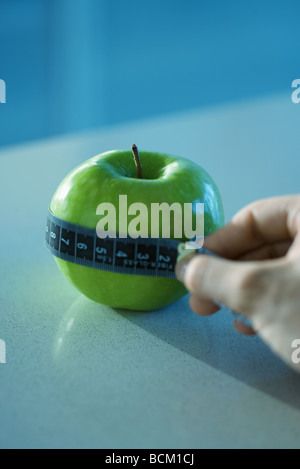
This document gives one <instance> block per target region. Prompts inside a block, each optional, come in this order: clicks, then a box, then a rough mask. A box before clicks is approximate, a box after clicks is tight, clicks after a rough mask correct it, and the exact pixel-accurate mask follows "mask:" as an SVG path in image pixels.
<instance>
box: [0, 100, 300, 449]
mask: <svg viewBox="0 0 300 469" xmlns="http://www.w3.org/2000/svg"><path fill="white" fill-rule="evenodd" d="M299 122H300V105H299V106H297V105H295V104H293V103H292V102H291V99H290V94H288V93H287V94H285V95H275V96H269V97H264V98H261V99H257V100H252V101H245V102H241V103H236V104H234V105H230V106H229V105H228V106H223V107H214V108H208V109H202V110H198V111H193V112H186V113H181V114H176V115H169V116H165V117H163V118H162V117H160V118H157V119H151V120H144V121H142V122H137V123H131V124H126V125H123V126H117V127H110V128H105V129H100V130H94V131H92V132H86V133H81V134H76V135H68V136H63V137H60V138H56V139H51V140H47V141H41V142H35V143H33V144H28V145H24V146H18V147H11V148H8V149H4V150H2V151H1V152H0V187H1V197H0V207H1V212H0V213H1V243H0V256H1V267H0V280H1V283H0V321H1V322H0V339H2V340H4V341H5V343H6V360H7V363H6V364H0V376H1V385H0V415H1V421H0V446H1V447H5V448H10V447H19V448H23V447H25V448H31V447H34V448H38V447H42V448H46V447H56V448H61V447H62V448H73V447H80V448H88V447H93V448H95V447H99V448H107V449H109V448H203V447H204V448H213V447H218V448H222V447H235V448H238V447H247V448H254V447H255V448H257V447H264V448H269V447H298V446H299V441H300V376H298V375H297V374H296V373H295V372H294V371H292V370H291V369H289V367H287V366H286V365H284V364H283V363H282V362H281V360H279V359H278V358H277V357H276V356H274V355H273V354H272V352H270V350H269V349H268V348H267V346H266V345H265V344H264V343H263V342H262V341H261V339H260V338H259V337H252V338H247V337H243V336H240V335H238V334H237V333H236V332H235V331H234V330H233V328H232V317H231V315H230V313H229V312H228V311H226V310H223V311H221V312H220V313H218V314H217V315H214V316H213V317H210V318H200V317H197V316H196V315H194V314H193V313H192V312H191V311H190V309H189V306H188V298H187V297H185V298H183V299H182V300H180V301H178V302H177V303H175V304H173V305H172V306H170V307H167V308H165V309H162V310H159V311H154V312H151V313H136V312H130V311H127V312H123V311H116V310H113V309H111V308H109V307H106V306H102V305H99V304H96V303H94V302H92V301H90V300H88V299H86V298H85V297H83V296H82V295H81V294H79V293H78V291H77V290H75V289H74V288H73V287H72V286H71V285H70V284H69V283H68V282H67V280H66V279H65V278H64V277H63V276H62V274H61V273H60V272H59V270H58V268H57V266H56V264H55V262H54V260H53V258H52V256H51V255H50V253H49V252H48V251H47V250H46V249H45V247H44V243H43V238H44V226H45V217H46V214H47V208H48V205H49V202H50V200H51V197H52V195H53V193H54V191H55V189H56V187H57V185H58V184H59V182H60V181H61V180H62V178H63V177H64V176H65V175H66V174H67V173H68V172H69V171H70V170H71V169H73V167H74V166H75V165H78V164H80V163H81V162H82V161H84V160H86V159H88V158H90V157H91V156H94V155H95V154H98V153H101V152H103V151H106V150H110V149H116V148H130V146H131V144H132V143H136V144H137V145H138V146H139V147H140V148H143V149H148V150H154V151H165V152H169V153H173V154H178V155H181V156H185V157H188V158H190V159H191V160H194V161H196V162H198V163H199V164H200V165H202V166H203V167H205V169H206V170H207V171H208V172H209V173H210V174H211V175H212V176H213V178H214V179H215V181H216V183H217V185H218V186H219V189H220V191H221V194H222V196H223V201H224V207H225V212H226V218H227V220H228V219H229V218H230V217H231V216H232V215H233V214H234V213H235V212H236V211H237V210H238V209H240V208H241V207H243V206H244V205H245V204H247V203H248V202H251V201H253V200H255V199H259V198H262V197H268V196H272V195H279V194H287V193H296V192H298V191H299V169H300V163H299V161H300V158H299V154H300V139H299V129H300V127H299Z"/></svg>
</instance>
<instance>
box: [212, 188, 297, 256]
mask: <svg viewBox="0 0 300 469" xmlns="http://www.w3.org/2000/svg"><path fill="white" fill-rule="evenodd" d="M298 231H300V195H291V196H283V197H272V198H269V199H263V200H259V201H257V202H253V203H252V204H250V205H248V206H246V207H245V208H243V209H242V210H241V211H239V212H238V213H237V214H236V215H235V216H234V217H233V219H232V220H231V221H230V222H229V223H228V224H227V225H225V226H224V227H223V228H221V229H219V230H218V231H216V232H215V233H213V234H212V235H210V236H208V237H207V238H206V240H205V243H204V246H205V248H206V249H209V250H211V251H214V252H216V253H217V254H219V255H220V256H223V257H225V258H228V259H236V258H238V257H240V256H241V255H243V254H246V253H248V252H249V251H252V250H254V249H257V248H260V247H262V246H264V245H266V244H272V243H276V242H283V241H291V240H293V239H294V238H295V236H296V234H297V232H298Z"/></svg>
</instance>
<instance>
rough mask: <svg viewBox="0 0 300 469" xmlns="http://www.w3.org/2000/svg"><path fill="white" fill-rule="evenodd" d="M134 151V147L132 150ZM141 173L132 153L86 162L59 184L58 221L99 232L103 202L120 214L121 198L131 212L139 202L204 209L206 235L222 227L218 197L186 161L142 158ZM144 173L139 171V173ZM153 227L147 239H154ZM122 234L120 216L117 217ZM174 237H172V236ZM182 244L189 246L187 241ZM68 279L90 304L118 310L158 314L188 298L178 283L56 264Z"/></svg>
mask: <svg viewBox="0 0 300 469" xmlns="http://www.w3.org/2000/svg"><path fill="white" fill-rule="evenodd" d="M133 148H134V146H133ZM140 162H141V167H142V173H141V174H140V173H138V172H137V166H136V162H135V160H134V158H133V155H132V152H131V151H130V150H128V151H126V150H114V151H109V152H106V153H102V154H101V155H98V156H95V157H94V158H91V159H89V160H88V161H86V162H84V163H83V164H81V165H80V166H78V167H77V168H75V169H74V170H73V171H72V172H71V173H69V174H68V175H67V176H66V178H65V179H64V180H63V181H62V182H61V184H60V185H59V187H58V189H57V190H56V192H55V194H54V196H53V199H52V201H51V204H50V210H51V211H52V213H53V214H54V215H56V216H57V217H59V218H61V219H63V220H65V221H68V222H71V223H75V224H78V225H81V226H84V227H87V228H96V226H97V223H98V222H99V216H98V215H97V214H96V209H97V207H98V205H99V204H101V203H103V202H109V203H112V204H113V205H114V206H115V207H116V208H117V207H118V203H119V195H127V200H128V206H129V205H130V204H133V203H136V202H140V203H143V204H145V205H146V206H147V207H149V208H150V205H151V203H154V202H155V203H162V202H167V203H168V204H170V205H171V204H173V203H174V202H179V203H180V204H181V205H182V207H183V204H184V203H195V202H196V201H198V202H201V203H204V207H205V213H204V234H205V235H206V236H207V235H209V234H211V233H212V232H214V231H215V230H216V229H218V228H220V227H221V226H222V225H223V223H224V215H223V206H222V201H221V197H220V194H219V191H218V189H217V187H216V185H215V183H214V181H213V180H212V178H211V177H210V176H209V175H208V174H207V172H206V171H205V170H204V169H203V168H202V167H200V166H198V165H197V164H195V163H194V162H192V161H189V160H188V159H185V158H182V157H178V156H173V155H169V154H165V153H154V152H149V151H141V152H140ZM140 169H141V168H140ZM150 225H151V222H150V224H149V237H150V233H151V231H150V230H151V226H150ZM117 232H118V216H117ZM171 237H172V235H171ZM182 241H186V239H185V238H184V237H183V238H182ZM55 260H56V262H57V264H58V266H59V268H60V269H61V271H62V272H63V274H64V275H65V276H66V278H67V279H68V280H69V281H70V282H71V283H72V284H73V285H74V286H75V287H76V288H77V289H78V290H79V291H81V292H82V293H83V294H84V295H86V296H87V297H88V298H90V299H92V300H94V301H96V302H99V303H102V304H105V305H108V306H111V307H115V308H122V309H131V310H154V309H158V308H161V307H164V306H166V305H169V304H171V303H173V302H175V301H176V300H178V299H179V298H180V297H182V296H183V295H185V294H186V293H187V291H186V289H185V287H184V286H183V285H182V284H181V283H180V282H179V281H178V280H176V279H171V278H161V277H150V276H141V275H129V274H121V273H114V272H107V271H102V270H97V269H93V268H90V267H86V266H82V265H77V264H73V263H70V262H68V261H65V260H62V259H58V258H55Z"/></svg>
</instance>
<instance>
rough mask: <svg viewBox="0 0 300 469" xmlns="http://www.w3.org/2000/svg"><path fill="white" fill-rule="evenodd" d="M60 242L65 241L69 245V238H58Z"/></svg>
mask: <svg viewBox="0 0 300 469" xmlns="http://www.w3.org/2000/svg"><path fill="white" fill-rule="evenodd" d="M60 239H61V242H62V243H65V244H66V245H67V246H70V240H69V239H64V238H60Z"/></svg>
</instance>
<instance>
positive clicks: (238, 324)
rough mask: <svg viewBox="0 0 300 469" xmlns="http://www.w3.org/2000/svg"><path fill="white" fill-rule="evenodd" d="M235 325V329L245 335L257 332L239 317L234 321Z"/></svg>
mask: <svg viewBox="0 0 300 469" xmlns="http://www.w3.org/2000/svg"><path fill="white" fill-rule="evenodd" d="M233 327H234V329H235V330H236V331H237V332H238V333H239V334H243V335H249V336H251V335H256V334H257V332H256V331H255V330H254V329H253V328H252V327H250V326H247V325H246V324H244V323H243V322H242V321H239V320H238V319H235V320H234V321H233Z"/></svg>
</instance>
